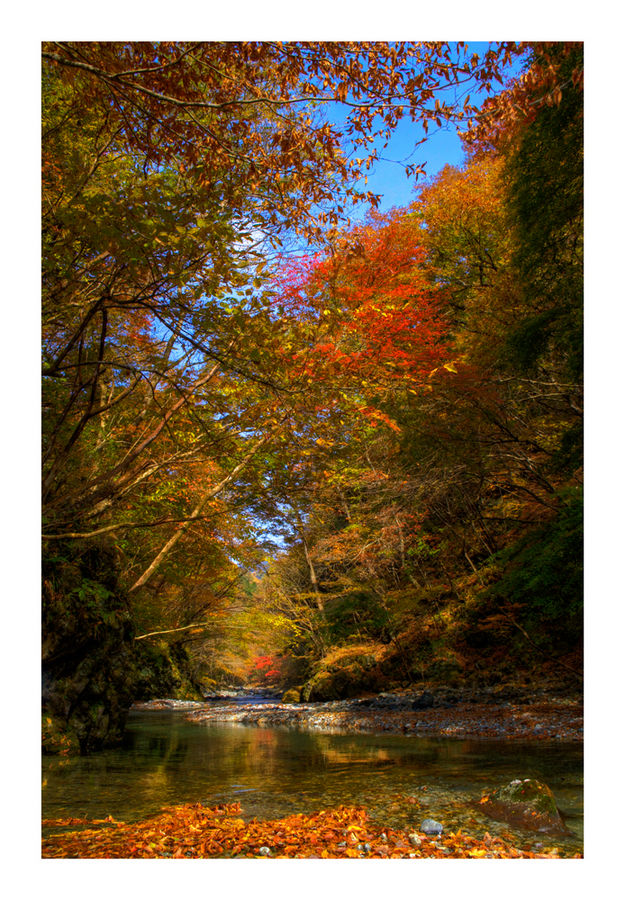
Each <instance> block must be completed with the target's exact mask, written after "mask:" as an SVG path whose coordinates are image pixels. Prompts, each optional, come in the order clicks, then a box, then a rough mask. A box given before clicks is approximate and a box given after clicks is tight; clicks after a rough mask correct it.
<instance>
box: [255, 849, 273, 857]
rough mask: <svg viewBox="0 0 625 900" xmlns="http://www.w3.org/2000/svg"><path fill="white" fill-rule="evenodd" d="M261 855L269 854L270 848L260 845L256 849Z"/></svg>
mask: <svg viewBox="0 0 625 900" xmlns="http://www.w3.org/2000/svg"><path fill="white" fill-rule="evenodd" d="M258 852H259V853H260V855H261V856H271V850H270V849H269V847H261V848H260V850H259V851H258Z"/></svg>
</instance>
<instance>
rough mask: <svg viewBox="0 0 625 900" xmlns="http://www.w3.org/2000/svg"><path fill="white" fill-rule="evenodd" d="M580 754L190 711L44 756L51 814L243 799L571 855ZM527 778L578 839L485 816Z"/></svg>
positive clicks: (275, 812) (117, 812)
mask: <svg viewBox="0 0 625 900" xmlns="http://www.w3.org/2000/svg"><path fill="white" fill-rule="evenodd" d="M582 752H583V751H582V747H581V745H580V744H577V743H569V742H566V743H564V742H561V741H541V742H531V741H514V742H506V741H493V740H488V739H474V738H472V739H465V738H453V737H445V738H441V737H416V736H414V735H401V734H380V733H375V734H354V733H319V732H315V731H309V730H299V729H293V728H275V727H262V726H250V725H243V724H239V723H209V724H203V725H197V724H193V723H191V722H189V721H188V720H187V718H186V712H185V711H182V710H166V711H163V710H159V711H143V710H142V711H139V710H133V711H131V713H130V714H129V717H128V724H127V728H126V733H125V736H124V741H123V744H122V745H121V746H120V747H118V748H115V749H110V750H104V751H101V752H99V753H94V754H92V755H90V756H82V757H67V758H53V757H44V758H43V785H44V787H43V793H42V798H43V799H42V807H43V817H44V819H60V818H69V817H76V818H79V817H82V818H87V819H101V818H106V817H107V816H109V815H110V816H112V817H113V818H114V819H118V820H122V821H126V822H131V821H136V820H140V819H143V818H146V817H148V816H150V815H153V814H155V813H157V812H158V811H159V810H160V809H162V808H163V807H165V806H172V805H175V804H180V803H188V802H203V803H205V804H206V805H208V806H214V805H217V804H219V803H231V802H235V801H236V802H239V803H240V804H241V807H242V815H243V817H244V818H247V819H251V818H254V817H255V818H258V819H276V818H280V817H282V816H285V815H289V814H292V813H297V812H303V813H306V812H314V811H318V810H320V809H327V808H330V807H333V806H339V805H346V806H364V807H366V808H367V810H368V811H369V814H370V816H371V817H372V818H373V819H374V820H376V821H378V822H379V823H381V824H385V825H387V826H388V827H394V828H418V827H419V824H420V823H421V822H422V821H423V819H425V818H427V817H430V818H434V819H437V820H438V821H440V822H442V823H443V824H444V826H445V829H446V830H447V831H455V830H457V829H458V828H462V829H463V831H465V832H466V833H469V834H475V835H477V836H480V837H481V836H482V835H483V834H484V832H486V831H488V832H490V834H492V835H499V836H505V837H507V838H508V840H512V841H513V843H514V844H515V846H517V847H519V848H525V849H533V848H534V847H536V845H537V844H541V845H543V846H545V847H558V848H559V850H560V852H561V853H562V854H563V855H572V854H573V853H578V852H582V845H583V837H582V821H583V820H582V816H583V757H582ZM519 777H520V778H524V777H533V778H538V779H539V780H541V781H544V782H546V783H547V784H548V785H549V786H550V787H551V789H552V790H553V792H554V795H555V797H556V801H557V803H558V806H559V808H560V809H561V810H562V812H563V813H564V815H565V817H566V824H567V827H568V828H569V829H570V831H571V835H570V836H564V837H561V836H558V837H554V836H552V835H547V836H546V835H540V834H532V833H530V832H526V831H518V830H515V829H513V828H510V827H509V826H507V825H505V824H504V823H499V822H496V821H494V820H493V819H490V818H488V817H487V816H485V815H483V814H481V813H480V811H479V810H478V809H476V808H475V803H476V801H479V799H480V797H481V795H482V793H483V792H484V791H485V790H488V789H491V788H493V787H496V786H498V785H499V784H502V783H505V782H507V781H510V780H512V779H514V778H519Z"/></svg>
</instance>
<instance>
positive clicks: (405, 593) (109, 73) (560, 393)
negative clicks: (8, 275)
mask: <svg viewBox="0 0 625 900" xmlns="http://www.w3.org/2000/svg"><path fill="white" fill-rule="evenodd" d="M42 57H43V74H42V98H43V109H42V113H43V129H42V164H43V176H42V240H43V244H42V302H43V305H42V336H43V351H42V356H43V360H42V363H43V400H42V413H43V419H42V432H43V488H42V497H43V500H42V511H43V537H44V562H45V566H44V578H45V582H46V585H47V586H46V588H45V590H46V591H47V593H46V594H45V596H46V597H47V598H48V600H47V602H48V604H49V606H48V607H47V609H48V613H46V614H44V625H45V627H46V628H50V629H52V631H54V629H55V628H56V627H57V626H56V625H55V624H54V620H55V619H56V618H58V615H59V609H61V610H62V609H63V608H64V607H63V604H64V600H63V597H64V596H65V595H66V594H67V595H68V596H70V595H71V597H72V598H73V599H72V601H71V603H69V601H68V602H67V603H66V608H67V609H69V608H70V607H71V608H72V609H73V608H74V606H73V604H74V602H76V603H78V602H79V601H80V602H83V601H82V600H80V597H82V598H83V600H84V603H85V604H87V605H88V602H87V599H85V598H88V597H90V598H91V599H92V606H91V607H90V613H89V615H93V622H92V624H93V627H94V628H95V629H96V631H97V628H98V627H100V626H101V624H102V616H105V615H106V616H109V617H110V616H111V615H112V613H111V612H110V610H109V611H108V612H106V610H104V607H106V609H108V607H107V606H106V604H109V603H110V602H112V600H111V598H112V597H113V596H114V595H115V596H119V597H120V598H123V604H125V608H126V611H127V614H128V626H127V627H126V626H123V628H122V626H121V625H120V629H121V630H120V634H119V639H120V640H121V641H122V642H124V641H125V642H128V641H129V640H130V639H131V637H138V638H141V640H142V641H143V644H147V643H149V641H148V640H147V638H148V636H150V639H151V637H152V636H153V635H158V634H163V635H164V634H169V635H175V636H177V637H176V638H175V640H178V639H180V640H184V642H185V643H186V644H187V645H188V646H192V647H195V648H196V649H197V650H198V652H199V654H200V656H201V652H202V646H205V658H207V656H210V653H211V652H213V651H211V650H209V649H206V648H208V646H209V644H210V642H211V641H212V642H213V643H212V644H211V645H210V646H212V647H213V648H214V645H215V637H216V636H219V634H220V631H219V628H220V627H222V626H221V625H219V623H216V619H218V618H219V616H220V614H221V613H223V612H224V611H225V610H229V616H230V621H240V622H242V623H243V625H242V628H243V630H244V631H245V630H246V629H247V630H248V631H249V627H250V623H255V624H254V625H253V626H252V627H253V629H255V630H256V637H258V629H260V630H261V631H263V630H264V633H266V634H267V635H270V634H271V633H272V632H275V634H278V633H279V635H280V637H279V641H278V639H277V638H276V641H277V643H276V641H274V644H275V645H276V646H273V647H272V648H271V649H272V650H275V649H276V648H277V649H278V650H280V651H283V652H284V654H285V658H286V656H288V655H289V654H291V656H292V657H293V658H295V657H298V658H300V659H304V660H305V661H306V665H308V666H310V665H311V663H312V662H314V661H319V660H320V659H322V657H323V654H324V653H325V652H326V651H327V650H328V647H330V646H337V645H338V646H344V645H345V646H347V645H349V644H350V642H351V643H353V644H354V645H356V644H357V643H358V642H362V641H363V640H366V641H373V642H376V641H379V642H381V643H382V644H383V645H385V646H386V645H388V646H392V647H393V648H394V650H395V652H396V654H397V660H399V662H398V663H397V665H398V666H400V668H401V669H402V671H403V672H404V674H405V676H406V677H407V678H413V677H416V675H415V673H416V672H417V671H418V669H419V666H421V667H423V665H424V663H423V659H425V656H423V654H422V653H421V650H419V646H421V645H420V644H419V640H421V639H422V638H423V634H425V631H427V628H429V629H430V632H429V633H430V637H431V640H430V638H428V640H429V641H430V644H429V645H428V646H430V650H431V648H432V646H433V644H432V641H434V638H433V637H432V635H434V634H435V633H436V634H439V638H438V640H439V645H438V646H443V645H444V652H443V656H442V657H441V658H439V656H440V654H439V656H437V655H436V653H435V654H434V662H438V663H440V662H441V659H442V660H443V662H445V660H446V662H447V664H450V660H452V659H453V660H455V661H456V664H457V665H461V663H460V662H458V660H460V659H461V658H462V652H463V648H464V649H465V650H466V649H467V646H468V645H469V644H470V642H471V640H473V642H474V644H476V643H477V644H479V641H480V640H483V641H484V640H485V641H486V644H488V641H489V640H490V639H491V637H492V634H493V633H495V632H496V633H500V632H501V630H502V629H503V632H505V633H506V634H509V633H510V632H514V633H515V634H518V635H523V634H525V635H526V637H527V639H528V640H530V641H533V642H534V643H536V642H538V644H540V645H541V646H542V644H544V648H543V649H544V652H545V653H547V654H551V655H553V653H554V652H565V651H566V652H569V651H570V652H572V648H573V645H574V643H575V640H576V639H577V637H578V636H579V627H580V624H579V623H580V619H579V608H580V600H579V592H580V579H579V572H578V570H577V566H576V565H574V564H573V563H571V570H570V571H571V578H570V579H569V580H567V581H566V586H565V587H563V588H562V590H561V591H560V592H558V591H557V590H555V588H553V587H551V588H548V587H546V586H548V585H552V586H553V584H554V578H555V573H556V572H557V570H558V566H559V565H560V564H562V561H563V560H569V561H571V560H574V559H575V558H576V557H575V554H576V552H577V549H578V547H579V533H580V528H581V520H580V517H579V504H580V495H581V464H582V460H581V434H582V430H581V415H582V387H581V359H582V349H581V324H582V305H581V304H582V299H581V298H582V173H583V157H582V152H583V151H582V124H583V106H582V74H581V73H582V66H583V60H582V50H581V47H580V46H579V45H575V44H558V43H533V44H531V45H530V44H524V43H518V42H500V43H494V44H492V45H491V46H490V48H489V49H488V50H487V51H485V52H484V53H482V54H481V55H480V54H473V53H472V51H471V50H470V48H469V47H468V46H467V45H466V44H463V43H459V44H453V45H452V44H447V43H442V42H422V43H396V44H388V43H355V42H335V43H328V42H323V43H315V42H296V43H281V42H213V43H210V42H208V43H207V42H198V43H193V42H110V43H108V42H106V43H86V42H45V43H44V45H43V53H42ZM513 60H517V62H518V61H524V63H523V64H524V71H523V73H522V75H520V76H518V77H517V78H516V79H513V80H512V81H510V82H509V83H507V84H506V85H504V80H505V79H506V72H507V70H508V67H509V65H510V63H511V62H512V61H513ZM402 118H408V119H409V120H411V121H412V122H413V123H414V126H415V143H418V142H419V141H421V139H422V138H423V139H424V140H425V139H426V137H427V132H428V130H429V129H432V128H436V127H441V125H443V124H445V123H450V124H452V125H454V126H456V127H458V128H462V129H464V135H465V144H466V149H467V160H466V163H465V164H464V165H463V166H462V167H460V168H452V167H447V168H445V169H443V171H442V172H440V173H439V174H438V175H436V176H434V177H430V178H429V179H428V178H424V174H426V173H424V169H423V167H422V166H420V165H419V164H418V163H414V164H410V165H408V166H407V169H406V174H407V177H408V178H409V179H412V184H413V185H414V184H416V193H415V194H414V199H413V200H412V202H410V203H407V204H406V206H405V207H404V208H402V209H395V210H392V211H391V212H389V213H384V214H382V213H380V212H378V211H377V210H376V206H377V198H376V197H375V196H374V195H373V194H372V193H371V192H370V191H369V190H368V189H367V186H366V184H365V180H366V173H367V172H368V171H369V170H370V169H371V167H372V166H373V165H374V164H375V162H376V160H377V159H378V158H379V157H380V155H381V153H382V152H383V150H382V148H383V143H384V141H385V140H388V139H389V137H390V135H391V133H392V131H393V129H394V128H395V127H396V126H397V124H398V122H399V121H401V119H402ZM363 204H366V205H367V207H368V212H367V214H366V215H364V216H363V213H362V210H363ZM268 535H269V536H273V545H271V544H270V543H268V540H267V537H268ZM537 542H538V543H540V544H541V546H542V551H541V554H542V555H541V556H540V557H535V556H534V557H532V564H531V566H529V568H528V567H527V564H526V560H527V558H528V556H527V554H528V553H529V554H530V556H531V555H532V551H531V547H532V546H534V544H535V543H537ZM528 547H530V550H529V551H528V549H527V548H528ZM89 554H91V556H89ZM94 554H95V556H94ZM98 554H105V555H106V559H107V563H106V565H107V566H108V567H109V568H110V570H111V572H112V580H109V581H107V586H106V589H105V593H104V594H102V592H101V591H100V592H99V593H98V590H99V589H96V588H94V587H93V585H94V584H95V585H97V584H100V581H98V578H99V577H100V575H98V574H97V572H100V570H101V564H100V563H99V562H98V563H97V565H96V564H95V563H93V560H94V559H96V558H99V557H98ZM90 560H91V561H90ZM567 565H568V563H567ZM70 570H71V571H72V572H73V573H74V574H73V575H72V576H71V578H70V576H69V575H68V572H69V571H70ZM96 570H97V571H96ZM524 571H525V573H526V574H525V575H523V574H522V573H523V572H524ZM76 573H79V574H76ZM109 574H110V573H109ZM76 579H78V581H76ZM86 581H88V582H89V584H90V585H91V586H90V587H89V591H87V592H86V593H85V588H84V584H85V582H86ZM79 583H80V584H82V585H83V586H82V587H80V584H79ZM498 585H499V587H498ZM504 585H505V586H506V590H505V591H504V588H503V586H504ZM543 590H545V591H548V592H549V591H550V593H549V597H548V598H545V600H544V602H542V601H540V598H539V594H540V593H541V591H543ZM81 591H82V594H81ZM68 592H69V593H68ZM72 592H73V593H72ZM504 594H505V597H503V599H502V596H503V595H504ZM94 598H95V599H94ZM449 598H454V602H456V601H458V603H461V604H462V605H463V610H462V612H459V611H458V609H456V608H455V607H454V608H453V609H452V607H450V606H449V607H448V608H447V607H446V604H447V606H448V600H449ZM98 604H104V607H102V608H101V607H100V605H98ZM432 604H433V605H432ZM419 609H421V610H422V612H423V610H425V613H424V615H425V617H426V618H427V616H430V619H431V621H430V620H428V622H427V623H426V625H427V628H426V629H425V631H423V632H422V633H420V637H419V640H417V638H416V637H415V635H414V627H413V626H412V625H411V622H412V623H414V620H415V616H417V615H418V610H419ZM103 610H104V611H103ZM426 613H427V615H426ZM258 616H260V619H259V618H258ZM263 616H265V619H263V618H262V617H263ZM432 616H433V617H434V618H432ZM445 616H447V619H445ZM237 617H238V619H237ZM411 617H412V618H411ZM436 617H438V618H436ZM441 617H442V618H441ZM554 617H561V618H563V619H566V622H567V625H566V629H565V630H564V632H565V633H566V635H567V637H566V639H565V640H564V639H563V643H562V642H561V644H562V646H560V645H559V644H558V642H557V641H556V642H555V643H554V642H553V641H552V642H549V641H546V642H545V641H544V640H543V638H542V637H537V636H536V629H537V628H538V625H537V624H536V623H539V622H541V621H543V620H545V621H547V620H549V621H551V620H552V619H553V618H554ZM90 621H91V620H90ZM111 621H112V620H111ZM115 621H116V622H117V621H118V620H117V619H116V620H115ZM119 622H121V619H120V620H119ZM445 622H447V624H446V625H445ZM245 623H247V625H246V624H245ZM263 623H264V624H263ZM118 624H119V623H118ZM222 624H223V623H222ZM68 627H69V626H68ZM89 627H91V626H89ZM445 628H447V632H446V633H445V634H446V635H447V636H445V637H440V635H441V634H443V631H444V629H445ZM124 629H126V630H125V631H124ZM441 629H443V631H442V630H441ZM498 629H499V631H497V630H498ZM506 629H507V631H506ZM226 631H227V629H226ZM122 632H123V634H122ZM224 633H225V632H224ZM484 633H486V637H484ZM449 635H451V637H449ZM467 635H469V637H467ZM471 635H473V637H471ZM476 635H477V637H476ZM172 640H173V638H172ZM224 640H226V643H227V639H226V638H224ZM203 641H204V642H207V641H208V644H205V645H203V643H202V642H203ZM268 641H269V643H270V644H271V640H270V639H269V638H268ZM415 641H416V644H415ZM440 641H442V644H440ZM289 642H290V643H289ZM278 644H279V646H278ZM556 644H558V645H557V646H556ZM417 645H419V646H417ZM250 646H251V644H250ZM256 651H258V652H259V653H261V655H263V646H262V643H259V642H258V641H257V642H256V644H254V652H256ZM55 652H56V651H55ZM240 652H241V653H242V654H243V656H245V651H244V650H243V649H241V651H240ZM437 652H438V651H437ZM420 654H421V655H420ZM264 655H265V656H266V655H267V654H266V653H265V654H264ZM469 655H470V654H469ZM248 657H249V654H248ZM443 657H444V658H443ZM57 658H59V654H57V656H55V657H54V659H55V660H56V659H57ZM246 658H247V657H246ZM467 658H468V657H467ZM248 662H249V659H248ZM565 664H566V665H569V663H565ZM50 665H51V666H52V669H54V665H56V663H54V665H53V663H50ZM68 667H70V666H69V663H68V664H67V666H66V667H65V668H66V669H67V668H68ZM70 668H71V667H70ZM55 671H56V670H55ZM64 671H65V670H64ZM276 671H277V670H276ZM307 671H308V674H310V670H307ZM300 676H301V678H304V677H306V671H304V669H302V671H301V672H300V673H299V674H295V675H293V677H294V678H296V677H300ZM54 677H58V673H57V674H55V676H54ZM64 677H65V676H64ZM301 678H300V680H301Z"/></svg>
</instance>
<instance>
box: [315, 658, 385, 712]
mask: <svg viewBox="0 0 625 900" xmlns="http://www.w3.org/2000/svg"><path fill="white" fill-rule="evenodd" d="M382 687H384V685H383V684H381V683H380V673H379V670H378V666H377V660H376V657H375V656H374V655H373V654H372V653H367V652H363V651H362V650H361V649H356V648H355V649H354V652H353V653H350V652H349V649H347V650H342V651H341V652H340V654H338V655H336V656H335V657H334V658H332V657H330V658H329V659H328V658H326V659H325V660H321V663H320V664H319V667H318V669H317V671H316V672H315V674H314V675H313V677H312V678H311V679H310V680H309V681H307V682H306V684H305V685H304V687H303V688H302V691H301V699H302V700H303V701H304V702H307V701H308V700H312V701H315V700H319V701H325V700H343V699H345V698H347V697H356V696H358V695H359V694H361V693H363V692H365V691H371V690H376V689H381V688H382Z"/></svg>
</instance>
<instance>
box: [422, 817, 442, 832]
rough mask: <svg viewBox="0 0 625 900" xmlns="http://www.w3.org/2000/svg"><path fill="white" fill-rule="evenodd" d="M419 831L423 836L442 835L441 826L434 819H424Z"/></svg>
mask: <svg viewBox="0 0 625 900" xmlns="http://www.w3.org/2000/svg"><path fill="white" fill-rule="evenodd" d="M421 831H422V832H423V834H442V833H443V826H442V825H441V823H440V822H436V821H435V820H434V819H424V820H423V822H421Z"/></svg>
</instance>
